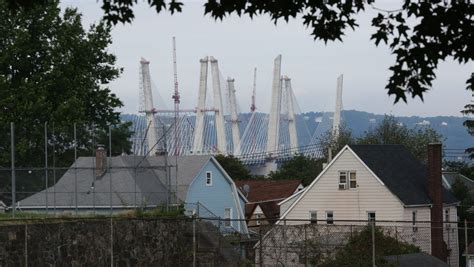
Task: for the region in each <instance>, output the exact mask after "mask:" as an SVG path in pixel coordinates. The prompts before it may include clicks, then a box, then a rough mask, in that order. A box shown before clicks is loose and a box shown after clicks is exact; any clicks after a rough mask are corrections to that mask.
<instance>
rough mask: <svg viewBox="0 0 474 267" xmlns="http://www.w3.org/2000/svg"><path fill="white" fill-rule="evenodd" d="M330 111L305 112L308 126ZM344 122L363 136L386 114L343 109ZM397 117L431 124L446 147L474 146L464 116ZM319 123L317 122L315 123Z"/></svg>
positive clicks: (410, 123) (412, 123) (421, 124)
mask: <svg viewBox="0 0 474 267" xmlns="http://www.w3.org/2000/svg"><path fill="white" fill-rule="evenodd" d="M328 114H330V113H322V112H308V113H305V114H303V115H304V116H307V119H306V121H307V123H306V124H307V125H308V128H312V127H311V125H312V124H313V122H315V120H317V118H318V117H323V116H331V115H328ZM341 116H342V120H343V122H344V123H345V124H346V125H347V126H348V127H349V128H350V129H351V130H352V132H353V133H354V135H355V136H361V135H362V134H364V132H365V131H367V130H368V129H370V128H371V127H374V126H376V125H377V123H380V122H381V121H382V120H383V118H384V116H385V115H380V114H373V113H368V112H365V111H357V110H344V111H342V114H341ZM396 119H397V120H398V121H399V122H401V123H403V124H404V125H406V126H408V127H410V128H412V127H417V126H418V127H424V126H425V127H426V126H429V127H431V128H433V129H435V130H436V131H437V132H438V133H440V134H442V135H443V137H444V138H445V140H444V142H443V143H444V145H445V146H446V148H451V149H465V148H467V147H473V146H474V137H473V136H471V135H469V134H468V132H467V129H466V127H464V126H463V122H464V120H466V119H465V118H463V117H455V116H436V117H418V116H410V117H402V116H398V117H396ZM314 124H315V125H317V123H314Z"/></svg>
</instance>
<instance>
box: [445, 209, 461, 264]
mask: <svg viewBox="0 0 474 267" xmlns="http://www.w3.org/2000/svg"><path fill="white" fill-rule="evenodd" d="M446 209H449V221H450V222H457V221H458V213H457V207H456V206H445V207H444V209H443V221H445V218H444V212H445V210H446ZM443 235H444V236H443V239H444V242H446V245H447V246H448V249H449V250H450V251H451V252H450V254H449V258H448V261H449V266H459V242H458V226H457V224H456V223H448V224H444V229H443Z"/></svg>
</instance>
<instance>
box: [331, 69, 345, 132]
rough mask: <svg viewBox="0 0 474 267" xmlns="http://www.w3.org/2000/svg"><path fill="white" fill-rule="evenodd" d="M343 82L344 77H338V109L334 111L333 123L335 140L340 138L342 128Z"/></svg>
mask: <svg viewBox="0 0 474 267" xmlns="http://www.w3.org/2000/svg"><path fill="white" fill-rule="evenodd" d="M342 81H343V75H342V74H341V75H340V76H339V77H337V88H336V107H335V109H334V115H333V121H332V132H333V135H334V138H337V137H338V136H339V127H340V126H341V111H342Z"/></svg>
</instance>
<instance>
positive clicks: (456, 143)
mask: <svg viewBox="0 0 474 267" xmlns="http://www.w3.org/2000/svg"><path fill="white" fill-rule="evenodd" d="M341 116H342V121H343V123H345V124H346V125H347V126H348V127H349V128H350V129H351V130H352V131H353V133H354V135H355V136H356V137H358V136H361V135H363V134H364V132H366V131H367V130H369V129H370V128H371V127H374V126H376V125H377V124H378V123H380V122H381V121H382V120H383V118H384V116H385V115H380V114H373V113H368V112H364V111H357V110H344V111H342V114H341ZM239 117H240V118H241V121H242V122H243V123H244V124H245V121H246V118H247V119H248V117H249V114H240V115H239ZM136 118H137V115H134V114H123V115H122V120H124V121H135V119H136ZM396 118H397V120H398V121H399V122H401V123H403V124H404V125H406V126H408V127H432V128H433V129H435V130H436V131H437V132H438V133H440V134H442V135H443V137H444V138H445V140H444V142H443V143H444V145H445V147H446V148H449V149H465V148H468V147H474V137H473V136H470V135H469V134H468V132H467V129H466V128H465V127H464V126H463V125H462V124H463V122H464V120H465V118H463V117H455V116H436V117H418V116H410V117H401V116H400V117H396ZM331 121H332V113H330V112H307V113H303V114H300V115H298V116H297V118H296V126H297V132H298V138H299V141H300V145H304V144H308V143H309V140H310V139H311V136H312V135H313V134H314V133H315V132H319V133H322V132H324V131H327V130H328V129H330V127H331V124H332V122H331ZM243 126H244V125H243ZM241 131H243V129H241Z"/></svg>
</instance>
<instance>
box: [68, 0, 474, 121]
mask: <svg viewBox="0 0 474 267" xmlns="http://www.w3.org/2000/svg"><path fill="white" fill-rule="evenodd" d="M99 2H102V0H100V1H99ZM139 2H141V1H139ZM184 2H185V6H184V10H183V12H182V13H179V14H175V15H170V14H168V13H162V14H159V15H158V14H156V13H155V11H154V10H153V9H152V8H149V7H147V6H146V5H145V4H140V5H139V6H137V7H136V8H135V15H136V18H135V20H134V21H133V22H132V24H127V25H122V24H119V25H117V26H115V28H114V30H113V32H112V38H113V44H112V45H111V46H110V51H111V52H112V53H114V54H115V55H116V56H117V59H118V60H117V64H118V66H120V67H123V68H124V72H123V74H122V76H121V77H120V78H119V79H117V80H116V81H114V82H113V83H112V84H111V85H110V87H111V89H112V91H113V92H114V93H116V94H117V95H118V96H119V97H120V99H121V100H122V101H123V102H124V104H125V107H124V108H123V109H122V111H123V112H126V113H136V112H137V110H138V98H139V97H138V95H139V94H138V73H139V70H138V67H139V60H140V57H144V58H146V59H147V60H149V61H151V64H150V72H151V76H152V80H153V82H154V84H155V85H156V87H155V88H156V90H155V91H154V92H153V93H154V94H155V96H154V98H155V103H160V102H161V103H162V101H159V100H156V99H157V98H158V96H157V94H159V95H160V96H161V98H162V99H164V101H165V102H167V108H171V107H172V106H173V105H172V100H171V95H172V93H173V61H172V37H173V36H176V38H177V54H178V77H179V88H180V91H181V108H182V109H183V108H194V107H195V106H196V102H197V91H198V81H199V59H200V58H202V57H204V56H214V57H215V58H216V59H218V60H219V67H220V71H221V72H222V74H223V75H224V76H225V77H227V76H230V77H233V78H235V87H236V90H237V91H236V93H237V99H238V102H239V106H240V110H241V111H248V110H249V106H250V96H251V92H252V83H253V68H254V67H257V69H258V73H257V108H258V109H259V110H260V111H264V112H268V110H269V109H270V108H269V107H270V97H269V96H270V93H271V80H272V68H273V60H274V58H275V57H276V56H277V55H278V54H281V55H282V57H283V59H282V74H284V75H288V76H289V77H291V78H292V87H293V90H294V92H295V95H296V99H297V101H298V104H299V107H300V110H301V111H303V112H306V111H322V110H324V111H330V110H333V109H334V104H335V94H336V78H337V76H338V75H339V74H344V89H343V106H344V109H356V110H361V111H367V112H374V113H378V114H384V113H392V114H394V115H419V116H434V115H454V116H460V113H459V111H460V110H461V109H462V107H463V106H464V105H465V104H466V102H469V101H470V99H471V97H470V95H471V94H470V93H469V92H468V91H466V90H465V87H466V85H465V81H466V80H467V78H468V77H469V75H470V73H471V72H472V71H474V65H473V63H470V64H469V65H459V64H458V63H456V62H454V61H452V60H449V61H447V62H443V63H441V64H439V67H438V70H437V71H436V74H437V79H436V81H435V82H434V84H433V88H432V90H431V91H429V92H428V93H427V94H426V95H425V102H424V103H423V102H421V101H420V100H419V99H410V100H409V102H408V104H405V103H398V104H395V105H394V104H393V100H394V97H389V96H388V95H387V93H386V90H384V87H385V85H386V83H387V80H388V78H389V76H390V72H389V71H388V67H389V66H391V64H393V61H394V57H393V56H392V55H391V54H390V50H389V49H388V47H387V46H385V45H381V46H379V47H376V46H375V44H374V43H373V42H372V41H370V40H369V39H370V35H371V33H373V32H374V28H372V27H371V26H370V19H371V18H372V17H373V16H374V15H376V12H375V11H374V10H372V9H370V10H367V11H366V12H365V13H364V14H362V15H360V16H359V17H358V23H359V24H360V27H359V28H356V31H352V30H347V32H346V36H345V37H344V38H343V43H341V42H333V43H328V44H327V45H325V44H324V43H323V42H319V41H314V40H313V38H312V37H311V36H310V35H309V33H310V31H309V30H308V29H306V28H305V27H304V26H303V24H302V20H301V19H296V20H292V21H290V22H289V23H285V22H283V21H282V22H280V23H278V25H275V24H274V23H273V22H271V21H270V19H269V18H268V17H267V16H261V17H257V18H255V19H253V20H250V19H249V18H248V17H243V18H239V17H237V16H233V17H230V18H227V19H224V20H223V21H222V22H221V21H214V20H213V19H212V18H210V17H209V16H204V15H203V14H204V8H203V7H202V4H203V2H201V1H185V0H184ZM62 6H63V7H66V6H74V7H77V8H78V9H79V11H80V12H82V13H83V23H84V24H85V25H89V24H91V23H94V22H97V21H99V20H100V18H101V17H102V15H103V13H102V10H101V9H100V3H98V2H97V1H96V0H81V1H71V0H67V1H66V0H64V1H63V2H62ZM400 6H401V4H399V3H398V1H385V2H384V1H378V3H377V7H380V8H387V9H392V8H397V7H400ZM209 85H210V84H209ZM161 105H163V104H161ZM155 106H157V108H162V107H159V106H158V104H155Z"/></svg>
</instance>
